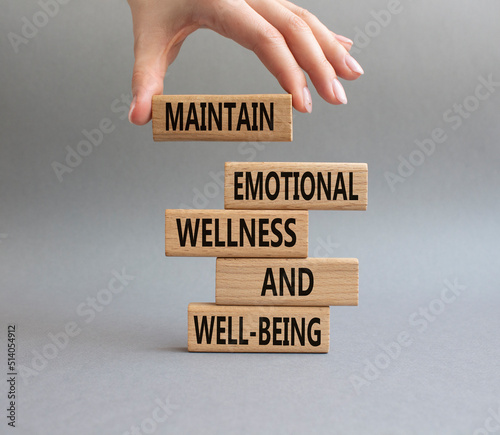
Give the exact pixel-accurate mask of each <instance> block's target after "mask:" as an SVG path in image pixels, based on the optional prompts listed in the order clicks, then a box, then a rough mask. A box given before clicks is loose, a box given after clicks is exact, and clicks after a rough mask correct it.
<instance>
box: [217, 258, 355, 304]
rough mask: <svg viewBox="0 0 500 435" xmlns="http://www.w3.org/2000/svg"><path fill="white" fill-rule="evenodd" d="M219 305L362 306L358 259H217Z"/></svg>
mask: <svg viewBox="0 0 500 435" xmlns="http://www.w3.org/2000/svg"><path fill="white" fill-rule="evenodd" d="M215 279H216V281H215V302H216V303H217V304H218V305H219V304H220V305H288V306H330V305H358V260H357V259H355V258H264V259H262V258H217V269H216V276H215Z"/></svg>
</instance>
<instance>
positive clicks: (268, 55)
mask: <svg viewBox="0 0 500 435" xmlns="http://www.w3.org/2000/svg"><path fill="white" fill-rule="evenodd" d="M128 2H129V5H130V9H131V10H132V19H133V23H134V38H135V44H134V53H135V65H134V72H133V76H132V93H133V95H134V99H133V101H132V104H131V106H130V113H129V119H130V122H132V123H134V124H139V125H142V124H146V123H147V122H148V121H149V120H150V119H151V97H152V96H153V95H158V94H162V93H163V79H164V77H165V73H166V71H167V68H168V66H169V65H170V64H171V63H172V62H173V61H174V60H175V58H176V56H177V54H178V53H179V50H180V48H181V45H182V43H183V42H184V40H185V39H186V37H187V36H188V35H189V34H191V33H192V32H194V31H195V30H197V29H199V28H202V27H206V28H209V29H212V30H214V31H216V32H217V33H219V34H221V35H223V36H225V37H227V38H231V39H233V40H234V41H236V42H237V43H239V44H241V45H242V46H243V47H245V48H248V49H249V50H252V51H254V52H255V54H256V55H257V56H258V58H259V59H260V60H261V61H262V63H263V64H264V65H265V66H266V67H267V68H268V69H269V71H270V72H271V73H272V74H273V75H274V76H275V77H276V78H277V79H278V81H279V83H280V84H281V86H282V87H283V89H284V90H285V91H286V92H288V93H290V94H292V101H293V107H294V108H295V109H297V110H298V111H300V112H311V110H312V100H311V93H310V92H309V89H308V88H307V81H306V77H305V75H304V72H303V70H304V71H306V72H307V74H308V75H309V77H310V79H311V81H312V83H313V84H314V87H315V88H316V90H317V91H318V93H319V95H321V97H322V98H324V99H325V100H326V101H327V102H329V103H331V104H346V103H347V98H346V95H345V91H344V88H343V87H342V85H341V84H340V82H339V80H338V79H337V76H339V77H342V78H344V79H347V80H354V79H357V78H358V77H359V76H360V75H361V74H363V69H362V68H361V66H360V65H359V64H358V63H357V62H356V61H355V60H354V58H353V57H351V55H350V54H349V53H348V50H349V49H350V48H351V46H352V41H351V40H350V39H347V38H345V37H343V36H341V35H336V34H334V33H333V32H331V31H330V30H328V28H327V27H326V26H325V25H323V24H322V23H321V21H319V19H318V18H316V17H315V16H314V15H313V14H311V13H309V12H307V11H306V10H305V9H302V8H300V7H298V6H296V5H294V4H293V3H290V2H288V1H286V0H129V1H128Z"/></svg>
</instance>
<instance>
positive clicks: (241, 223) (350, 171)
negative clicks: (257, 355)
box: [153, 96, 368, 353]
mask: <svg viewBox="0 0 500 435" xmlns="http://www.w3.org/2000/svg"><path fill="white" fill-rule="evenodd" d="M239 97H241V98H242V100H240V107H241V101H243V102H244V101H248V102H249V104H248V107H254V112H253V119H249V115H248V111H247V113H246V119H248V132H249V133H250V132H251V133H256V134H257V136H255V135H254V136H251V139H253V140H259V138H260V137H262V136H259V135H258V133H259V128H261V127H262V125H261V126H259V125H257V127H256V130H252V126H253V123H254V122H255V118H256V117H257V118H259V116H258V114H257V112H258V110H259V108H260V102H259V101H257V102H256V101H255V100H257V98H255V97H256V96H254V98H253V99H251V98H249V96H239ZM259 97H260V98H261V99H262V96H259ZM267 97H268V98H273V97H275V96H267ZM159 98H162V99H161V100H157V101H156V106H157V107H156V109H155V110H154V112H153V121H154V123H153V131H154V132H155V127H156V134H158V135H160V136H158V137H157V136H155V139H158V140H194V139H196V132H198V131H201V132H202V133H203V135H206V130H201V125H202V124H201V119H203V124H204V125H205V126H207V125H208V122H207V123H205V121H206V120H205V119H204V118H202V117H203V116H209V117H210V115H206V113H209V112H205V111H204V112H203V115H201V114H198V115H197V114H196V113H195V111H196V106H191V107H195V108H194V109H191V107H190V106H188V104H190V103H189V102H188V103H187V104H186V105H185V106H184V107H183V108H182V109H180V110H179V109H178V107H179V105H177V108H175V109H173V108H172V104H171V101H172V97H166V96H162V97H159ZM210 98H212V99H216V97H215V96H212V97H210ZM219 98H221V97H219ZM225 98H227V97H225ZM229 98H233V99H234V96H232V97H231V96H230V97H229ZM206 99H207V97H206V96H205V98H203V97H201V96H198V100H196V101H197V104H198V108H200V107H203V106H202V104H205V109H206V110H207V111H208V110H209V109H207V107H209V106H208V105H207V103H206V102H204V100H206ZM180 100H184V101H188V100H187V96H182V97H181V98H180V99H177V100H176V101H177V103H178V102H179V101H180ZM165 101H169V102H170V108H169V106H168V104H169V103H167V104H165ZM200 101H201V103H200ZM267 101H269V100H267ZM273 101H274V104H276V101H277V100H276V99H274V100H273ZM288 101H290V100H288ZM274 104H273V105H270V106H268V110H267V118H266V116H264V117H263V116H262V115H260V122H261V124H262V122H263V119H264V123H266V122H267V121H266V119H267V120H270V121H272V122H267V127H268V129H271V130H272V131H274V130H276V129H278V127H279V126H280V125H281V126H282V125H285V127H286V128H289V130H290V139H291V101H290V107H289V108H288V109H286V110H285V111H284V112H279V111H278V110H275V109H276V107H273V106H274ZM276 106H278V104H276ZM213 107H216V106H215V105H213ZM222 107H224V106H222ZM233 109H234V110H235V111H236V110H237V108H234V107H233ZM287 111H289V112H290V116H289V117H285V116H282V115H280V116H278V117H277V116H276V113H282V114H283V113H285V114H286V113H287ZM155 113H156V114H157V115H156V118H155ZM193 113H195V115H193ZM237 113H238V115H236V114H237ZM241 113H242V112H241V109H240V111H239V112H235V114H233V120H232V121H231V117H229V120H226V124H222V127H224V126H225V132H226V133H227V131H228V130H230V131H236V132H240V131H241V126H240V125H239V124H240V122H239V121H240V120H241V119H245V118H244V117H245V115H242V114H241ZM174 114H175V115H174ZM219 115H220V116H219V117H218V118H214V125H218V124H216V122H215V121H216V120H218V119H220V118H221V117H222V112H221V113H219ZM195 117H196V125H194V127H193V128H192V130H193V131H192V132H191V133H190V132H189V129H190V124H189V123H188V121H186V124H187V125H185V124H184V120H185V119H188V120H189V119H191V120H193V119H195ZM176 119H177V121H176ZM174 122H175V124H177V128H178V129H179V128H180V126H183V130H182V131H174V132H172V127H173V124H174ZM193 122H194V121H193ZM227 122H228V123H229V126H232V128H230V127H228V124H227ZM231 122H233V124H231ZM246 126H247V124H246V123H245V124H244V127H246ZM287 126H289V127H287ZM169 127H170V131H169ZM196 127H198V128H199V130H197V129H196ZM238 127H240V128H239V129H237V128H238ZM233 128H234V130H233ZM174 130H175V129H174ZM222 130H224V128H222ZM282 130H283V128H281V130H280V131H281V136H279V137H280V138H281V139H279V140H284V139H282V137H283V134H282V133H283V131H282ZM165 131H166V133H167V134H166V137H165ZM172 133H174V134H173V138H172ZM175 133H181V138H179V136H177V137H176V136H175ZM186 133H188V134H187V136H186ZM192 133H194V134H195V137H194V138H193V136H192ZM238 134H239V133H238ZM162 135H163V136H162ZM215 136H217V135H215ZM229 136H230V135H229ZM203 137H204V140H207V139H206V136H203ZM210 137H211V138H212V136H210ZM265 137H266V139H261V140H269V135H267V136H265ZM245 138H246V139H247V140H251V139H249V138H248V137H245ZM214 140H229V139H228V136H227V135H225V136H223V138H222V139H221V138H220V136H219V137H218V138H217V139H214ZM235 140H237V139H235ZM367 201H368V169H367V165H366V164H362V163H247V162H241V163H238V162H233V163H226V165H225V181H224V208H225V209H224V210H166V212H165V254H166V255H167V256H196V257H197V256H209V257H217V263H216V295H215V304H214V303H192V304H190V305H189V307H188V350H189V351H196V352H315V353H325V352H328V350H329V342H330V306H334V305H357V304H358V276H359V272H358V260H357V259H354V258H308V233H309V214H308V210H366V207H367Z"/></svg>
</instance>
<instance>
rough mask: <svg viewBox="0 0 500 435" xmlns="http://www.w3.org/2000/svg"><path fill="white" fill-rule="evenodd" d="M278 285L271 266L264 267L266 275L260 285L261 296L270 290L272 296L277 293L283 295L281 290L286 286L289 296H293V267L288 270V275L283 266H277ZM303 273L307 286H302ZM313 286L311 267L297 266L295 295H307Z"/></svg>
mask: <svg viewBox="0 0 500 435" xmlns="http://www.w3.org/2000/svg"><path fill="white" fill-rule="evenodd" d="M278 273H279V285H278V286H276V280H275V278H274V273H273V268H272V267H268V268H267V269H266V276H265V277H264V285H263V286H262V293H261V296H266V293H267V292H268V291H270V292H271V293H272V295H273V296H278V289H279V295H280V296H283V290H284V288H285V286H286V288H287V290H288V292H289V293H290V296H295V267H292V270H291V271H290V277H289V276H288V275H287V273H286V269H285V268H284V267H280V268H279V272H278ZM304 275H307V280H308V286H307V288H304V282H305V279H304ZM313 287H314V275H313V273H312V271H311V269H308V268H306V267H299V268H298V286H297V296H308V295H309V294H311V292H312V290H313Z"/></svg>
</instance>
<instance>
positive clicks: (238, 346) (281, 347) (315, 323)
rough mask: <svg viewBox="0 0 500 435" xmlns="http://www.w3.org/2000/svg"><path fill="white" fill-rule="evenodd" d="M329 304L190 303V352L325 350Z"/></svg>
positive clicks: (328, 324)
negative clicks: (254, 304) (251, 304)
mask: <svg viewBox="0 0 500 435" xmlns="http://www.w3.org/2000/svg"><path fill="white" fill-rule="evenodd" d="M329 347H330V308H328V307H255V306H254V307H249V306H223V305H215V304H200V303H193V304H189V307H188V350H189V351H190V352H281V353H283V352H294V353H327V352H328V350H329Z"/></svg>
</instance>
